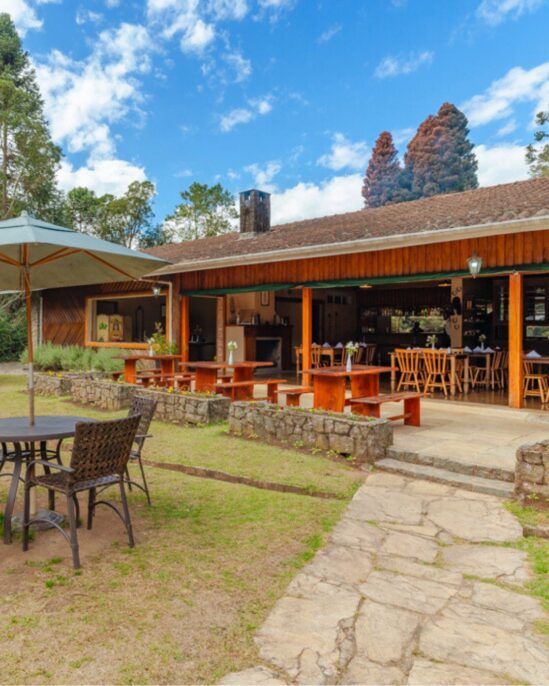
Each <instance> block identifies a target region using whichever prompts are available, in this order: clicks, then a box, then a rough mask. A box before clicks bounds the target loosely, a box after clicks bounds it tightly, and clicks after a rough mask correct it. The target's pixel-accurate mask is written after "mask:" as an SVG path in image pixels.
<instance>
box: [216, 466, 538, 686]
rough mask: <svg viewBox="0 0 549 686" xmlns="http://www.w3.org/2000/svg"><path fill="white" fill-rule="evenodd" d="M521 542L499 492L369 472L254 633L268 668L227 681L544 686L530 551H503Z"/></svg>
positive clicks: (256, 668)
mask: <svg viewBox="0 0 549 686" xmlns="http://www.w3.org/2000/svg"><path fill="white" fill-rule="evenodd" d="M521 536H522V529H521V527H520V525H519V524H518V522H517V520H516V519H515V518H514V517H513V516H512V515H511V514H510V513H509V512H507V510H505V508H504V507H503V505H502V503H501V501H500V500H498V499H497V498H495V497H493V496H489V495H482V494H475V493H470V492H468V491H460V490H458V489H455V488H452V487H450V486H444V485H441V484H434V483H430V482H427V481H418V480H413V481H411V480H409V479H406V478H404V477H400V476H396V475H392V474H383V473H375V474H372V475H371V476H370V477H369V478H368V481H367V482H366V484H365V485H364V486H363V487H362V488H361V489H360V490H359V491H358V492H357V494H356V495H355V497H354V498H353V501H352V502H351V504H350V506H349V508H348V510H347V512H346V514H345V515H344V517H343V519H342V520H341V521H340V522H339V524H338V525H337V526H336V527H335V529H334V531H333V532H332V535H331V537H330V541H329V542H328V545H327V547H326V548H325V549H324V550H322V551H320V552H319V553H318V554H317V555H316V556H315V558H314V559H313V560H312V562H311V563H310V564H309V565H307V567H305V568H304V569H303V570H302V571H301V572H300V573H299V574H298V575H297V577H295V579H294V580H293V581H292V582H291V584H290V585H289V587H288V589H287V592H286V595H285V596H284V597H283V598H282V599H281V600H279V601H278V602H277V604H276V605H275V607H274V608H273V610H272V612H271V614H270V615H269V617H268V618H267V620H266V621H265V623H264V624H263V626H262V627H261V628H260V630H259V631H258V633H257V634H256V637H255V639H256V643H257V645H258V648H259V654H260V656H261V659H262V661H263V664H261V665H258V666H257V667H254V668H251V669H247V670H245V671H243V672H238V673H233V674H229V675H227V676H225V677H224V678H223V679H222V680H221V682H220V683H222V684H241V685H243V684H249V685H253V684H261V685H262V686H263V685H267V684H290V683H295V684H414V685H419V684H512V683H528V684H543V683H549V645H548V644H547V641H546V640H545V638H544V637H543V636H542V635H540V634H536V633H535V632H534V629H533V625H532V623H533V622H534V621H536V620H539V619H543V618H544V616H545V615H544V612H543V609H542V608H541V606H540V604H539V602H538V601H537V600H535V599H534V598H532V597H530V596H528V595H525V594H524V593H521V592H520V591H521V586H522V584H524V583H525V582H526V581H528V579H529V578H530V575H531V572H530V569H529V565H528V562H527V559H526V555H525V553H523V552H522V551H520V550H517V549H516V548H513V547H503V546H502V545H501V544H502V543H506V542H513V541H517V540H519V539H520V538H521ZM500 582H504V583H505V585H506V586H505V587H501V586H498V585H497V584H498V583H500ZM509 584H513V585H515V586H516V588H517V591H516V592H515V591H514V590H510V588H509Z"/></svg>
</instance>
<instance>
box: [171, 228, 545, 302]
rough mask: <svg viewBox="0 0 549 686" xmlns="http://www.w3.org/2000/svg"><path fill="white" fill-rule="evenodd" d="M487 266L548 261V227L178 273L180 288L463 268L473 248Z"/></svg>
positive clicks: (350, 277)
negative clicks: (460, 239) (499, 234)
mask: <svg viewBox="0 0 549 686" xmlns="http://www.w3.org/2000/svg"><path fill="white" fill-rule="evenodd" d="M475 251H476V252H477V254H478V255H480V256H481V257H482V258H483V262H484V266H485V267H487V268H497V267H502V268H509V267H514V266H517V265H521V264H539V263H541V262H547V261H549V230H548V231H536V232H526V233H521V234H510V235H507V236H496V237H489V238H478V239H467V240H463V241H447V242H444V243H432V244H428V245H419V246H409V247H403V248H398V249H390V250H380V251H377V252H368V253H356V254H353V255H339V256H335V257H318V258H308V259H303V260H289V261H287V262H271V263H268V264H259V265H246V266H242V267H228V268H224V269H211V270H208V271H200V272H189V273H186V274H181V285H182V288H184V289H186V290H207V289H212V288H231V287H240V286H253V285H258V286H260V285H261V284H266V283H288V282H290V283H296V282H297V283H299V282H303V281H324V280H336V279H362V278H363V279H365V280H366V279H368V278H374V277H383V276H403V275H409V274H429V273H435V272H440V271H459V270H463V269H466V266H467V265H466V261H467V258H468V257H470V256H471V255H472V253H473V252H475Z"/></svg>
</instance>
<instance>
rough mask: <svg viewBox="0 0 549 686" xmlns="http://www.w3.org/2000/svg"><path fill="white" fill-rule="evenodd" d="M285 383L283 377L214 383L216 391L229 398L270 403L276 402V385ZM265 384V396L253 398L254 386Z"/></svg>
mask: <svg viewBox="0 0 549 686" xmlns="http://www.w3.org/2000/svg"><path fill="white" fill-rule="evenodd" d="M281 383H287V382H286V380H285V379H250V381H227V382H222V383H217V384H216V385H215V390H216V392H220V393H222V394H223V395H225V396H228V397H229V398H230V399H231V400H233V401H234V400H250V399H251V400H267V401H268V402H270V403H276V402H278V386H279V385H280V384H281ZM258 385H266V386H267V397H266V398H254V397H253V392H254V391H253V389H254V386H258Z"/></svg>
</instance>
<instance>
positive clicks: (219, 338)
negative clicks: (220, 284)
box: [215, 295, 246, 362]
mask: <svg viewBox="0 0 549 686" xmlns="http://www.w3.org/2000/svg"><path fill="white" fill-rule="evenodd" d="M215 320H216V321H215V330H216V336H215V357H216V360H218V361H219V362H222V361H223V360H225V359H226V357H227V354H226V352H225V326H226V324H227V317H226V302H225V296H224V295H219V296H217V298H216V316H215ZM243 352H244V351H243ZM243 359H246V358H245V357H244V358H243Z"/></svg>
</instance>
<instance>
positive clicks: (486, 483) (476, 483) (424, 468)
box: [375, 457, 514, 498]
mask: <svg viewBox="0 0 549 686" xmlns="http://www.w3.org/2000/svg"><path fill="white" fill-rule="evenodd" d="M375 466H376V468H378V469H382V470H384V471H386V472H391V473H392V474H401V475H402V476H409V477H412V478H414V479H426V480H427V481H438V482H439V483H443V484H448V485H449V486H456V487H458V488H463V489H465V490H467V491H474V492H475V493H488V494H490V495H497V496H499V497H500V498H509V497H511V496H512V495H513V490H514V485H513V484H511V483H509V482H508V481H501V480H499V479H486V478H484V477H482V476H472V475H471V474H461V473H459V472H452V471H449V470H446V469H440V468H439V467H433V466H432V465H424V464H413V463H412V462H406V461H403V460H394V459H392V458H390V457H385V458H383V459H382V460H378V461H377V462H376V463H375Z"/></svg>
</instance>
